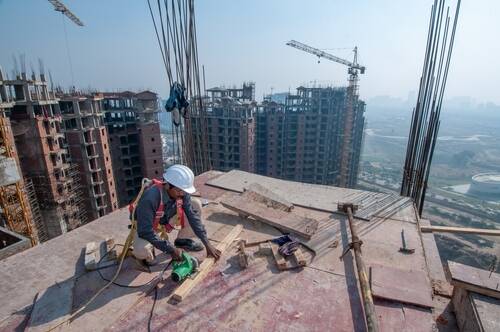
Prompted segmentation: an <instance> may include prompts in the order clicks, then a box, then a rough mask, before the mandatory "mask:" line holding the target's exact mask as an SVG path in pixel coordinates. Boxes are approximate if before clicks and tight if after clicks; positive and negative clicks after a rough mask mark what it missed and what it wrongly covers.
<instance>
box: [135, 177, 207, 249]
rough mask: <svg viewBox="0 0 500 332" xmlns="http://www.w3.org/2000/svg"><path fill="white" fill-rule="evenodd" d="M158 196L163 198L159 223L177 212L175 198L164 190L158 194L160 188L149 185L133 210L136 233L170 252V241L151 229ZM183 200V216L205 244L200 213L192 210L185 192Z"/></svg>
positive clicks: (158, 200)
mask: <svg viewBox="0 0 500 332" xmlns="http://www.w3.org/2000/svg"><path fill="white" fill-rule="evenodd" d="M160 197H162V198H163V204H165V208H164V215H163V217H162V218H161V220H160V224H162V225H166V224H168V221H169V220H170V218H172V217H173V216H174V215H176V214H177V207H176V204H175V200H174V199H171V198H170V196H169V195H168V194H167V193H166V192H165V191H163V193H162V195H160V189H159V188H158V187H156V186H151V187H150V188H148V189H147V190H146V191H145V192H144V194H143V195H142V197H141V199H140V200H139V203H138V204H137V208H136V210H135V215H136V220H137V233H138V235H139V237H141V238H143V239H144V240H146V241H148V242H149V243H151V244H152V245H153V246H154V247H155V248H157V249H159V250H161V251H163V252H166V253H168V254H170V253H172V252H173V251H174V246H173V245H172V243H170V242H169V241H166V240H162V239H161V238H159V237H158V235H156V233H155V232H154V230H153V220H154V218H155V215H156V210H157V209H158V207H159V206H160ZM183 201H184V204H183V208H184V213H185V217H187V219H188V221H189V224H190V225H191V228H192V229H193V232H194V233H195V234H196V236H198V237H199V238H200V240H201V242H202V243H203V244H205V245H206V244H207V243H208V238H207V232H206V230H205V226H203V224H202V223H201V219H200V215H199V214H198V213H197V212H196V211H195V210H193V206H192V205H191V196H190V195H188V194H185V195H184V198H183Z"/></svg>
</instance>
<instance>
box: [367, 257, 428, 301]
mask: <svg viewBox="0 0 500 332" xmlns="http://www.w3.org/2000/svg"><path fill="white" fill-rule="evenodd" d="M371 271H372V274H371V281H372V282H371V285H372V293H373V296H374V297H378V298H381V299H386V300H392V301H398V302H402V303H408V304H414V305H417V306H421V307H425V308H432V307H433V306H434V305H433V301H432V296H431V294H432V288H431V285H430V283H429V280H428V279H427V276H426V274H425V273H424V272H423V271H421V270H401V269H397V268H393V267H388V266H383V265H378V264H371Z"/></svg>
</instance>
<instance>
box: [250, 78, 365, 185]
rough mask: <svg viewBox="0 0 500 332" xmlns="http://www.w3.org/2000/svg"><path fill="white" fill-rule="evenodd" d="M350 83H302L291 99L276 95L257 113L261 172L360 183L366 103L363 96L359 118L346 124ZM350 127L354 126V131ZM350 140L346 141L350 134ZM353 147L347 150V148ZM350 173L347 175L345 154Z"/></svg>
mask: <svg viewBox="0 0 500 332" xmlns="http://www.w3.org/2000/svg"><path fill="white" fill-rule="evenodd" d="M346 102H347V89H346V88H332V87H328V88H306V87H299V88H298V89H297V93H296V94H294V95H292V94H289V95H288V96H286V98H285V103H284V104H280V103H276V102H273V101H271V100H267V101H264V102H263V103H262V104H261V105H259V109H258V112H257V114H256V119H257V130H256V137H257V141H256V159H257V165H256V172H257V173H259V174H262V175H268V176H273V177H278V178H282V179H287V180H293V181H300V182H306V183H315V184H325V185H335V186H343V185H344V183H345V184H347V185H346V186H347V187H354V186H355V185H356V182H357V176H358V169H359V158H360V154H361V146H362V139H363V129H364V115H363V114H364V109H365V104H364V102H362V101H359V100H357V101H356V104H355V106H354V114H353V117H352V118H353V121H352V124H350V126H346V116H345V112H346V111H345V109H346ZM345 128H351V129H350V132H349V133H346V132H345ZM346 134H348V135H350V138H351V139H350V141H349V142H350V144H349V145H350V146H348V147H344V146H343V145H344V135H346ZM345 149H347V150H345ZM344 156H347V158H348V160H345V161H344V162H345V164H346V165H348V166H347V167H348V172H347V174H346V177H347V178H346V179H343V181H341V179H340V168H341V164H342V158H344Z"/></svg>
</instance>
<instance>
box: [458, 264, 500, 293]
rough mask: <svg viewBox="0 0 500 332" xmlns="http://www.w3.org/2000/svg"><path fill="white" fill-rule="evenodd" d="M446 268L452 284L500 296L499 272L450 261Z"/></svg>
mask: <svg viewBox="0 0 500 332" xmlns="http://www.w3.org/2000/svg"><path fill="white" fill-rule="evenodd" d="M448 268H449V270H450V275H451V284H452V285H454V286H459V287H463V288H465V289H467V290H471V291H474V292H477V293H480V294H484V295H487V296H491V297H495V298H500V274H498V273H490V271H486V270H481V269H477V268H475V267H472V266H468V265H463V264H460V263H457V262H451V261H448Z"/></svg>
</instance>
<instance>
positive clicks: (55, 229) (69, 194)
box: [0, 65, 86, 241]
mask: <svg viewBox="0 0 500 332" xmlns="http://www.w3.org/2000/svg"><path fill="white" fill-rule="evenodd" d="M23 67H24V65H23ZM0 76H1V77H4V75H3V74H0ZM0 81H1V89H2V91H4V94H8V95H10V96H11V105H10V106H9V107H8V108H4V113H5V114H6V116H7V117H8V118H9V119H10V127H11V128H12V133H13V136H14V140H15V145H16V148H17V154H18V159H19V164H20V166H21V167H20V168H21V170H22V177H23V180H22V182H23V183H25V184H26V183H28V184H29V185H30V187H31V185H32V187H33V189H34V194H35V195H31V196H30V197H31V198H32V200H33V206H36V208H35V209H34V210H35V211H36V212H37V213H38V211H39V212H40V214H41V222H39V223H38V222H37V220H38V218H36V217H35V216H33V217H32V220H33V221H32V222H31V226H32V227H36V228H37V229H36V231H35V230H34V231H33V232H32V233H33V234H35V233H36V234H37V237H38V238H39V240H40V241H43V240H47V239H50V238H52V237H54V236H57V235H60V234H62V233H65V232H66V231H68V230H70V229H73V228H76V227H78V226H79V225H81V224H82V223H84V222H85V221H86V218H85V214H84V211H83V208H82V196H81V187H80V184H79V177H78V171H77V168H76V167H75V166H74V165H71V164H70V157H69V154H68V151H67V149H66V140H65V136H64V132H63V128H62V124H61V121H62V118H61V116H60V115H59V114H58V101H57V99H56V97H55V95H54V93H53V92H52V91H50V90H49V88H48V86H47V81H46V80H45V76H44V74H43V71H42V73H41V74H40V77H39V78H38V77H36V75H35V73H33V74H32V75H31V76H28V75H27V74H26V72H25V70H24V69H23V70H22V71H21V72H17V73H15V77H14V78H13V79H11V80H9V79H6V78H2V79H0ZM25 195H26V196H29V195H28V194H27V193H26V194H25ZM33 206H32V207H33Z"/></svg>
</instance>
